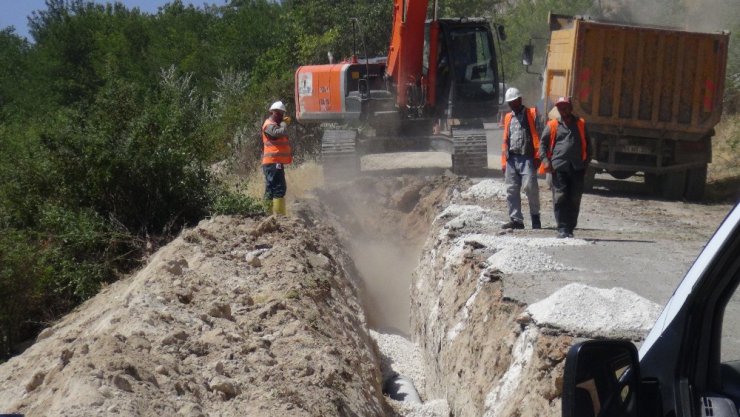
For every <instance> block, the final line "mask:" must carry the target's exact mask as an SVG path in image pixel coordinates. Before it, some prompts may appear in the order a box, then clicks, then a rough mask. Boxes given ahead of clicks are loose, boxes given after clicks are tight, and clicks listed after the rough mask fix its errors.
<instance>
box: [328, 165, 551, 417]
mask: <svg viewBox="0 0 740 417" xmlns="http://www.w3.org/2000/svg"><path fill="white" fill-rule="evenodd" d="M469 185H470V184H469V183H467V184H463V183H461V182H460V180H459V179H458V180H450V179H445V178H443V177H427V178H414V177H403V178H379V177H374V178H372V179H370V178H365V179H359V180H355V181H352V182H350V183H348V184H345V185H342V186H339V188H334V189H331V190H329V191H327V192H326V194H324V195H323V197H322V199H323V200H324V202H325V203H327V204H328V205H329V209H330V211H331V212H332V215H333V216H335V222H336V223H337V227H339V228H340V229H344V233H342V234H343V235H344V236H345V244H346V245H347V246H348V247H349V249H350V254H351V256H352V257H353V261H354V264H355V267H356V269H357V273H358V275H359V278H360V280H361V285H360V287H361V290H360V294H359V295H360V298H361V303H362V304H363V306H364V309H365V314H366V318H367V324H368V326H369V327H370V329H372V330H375V331H376V332H378V333H383V334H396V335H400V336H403V337H404V338H406V339H407V340H410V341H412V342H413V343H415V344H416V345H417V346H418V347H419V348H420V350H421V352H422V356H423V360H422V362H423V366H422V367H423V369H424V371H423V372H422V373H423V374H424V375H425V376H424V379H425V381H423V382H417V381H414V383H415V385H416V388H417V390H418V391H419V394H420V396H422V399H423V400H424V401H429V400H437V399H442V400H445V401H446V402H447V403H449V413H448V414H446V415H449V416H454V417H467V416H471V417H472V416H504V415H521V416H526V415H540V416H547V415H555V414H553V410H554V409H555V408H556V406H557V404H556V403H553V400H554V399H556V398H557V397H559V388H558V387H557V378H558V373H559V372H560V371H559V370H558V369H555V368H557V367H558V365H559V364H560V361H561V359H562V358H561V357H559V356H558V355H553V354H551V353H550V352H551V351H558V349H559V347H558V346H560V345H562V341H561V340H559V339H558V337H557V336H554V337H550V336H542V335H540V334H539V333H538V332H537V331H536V330H531V331H525V330H526V329H525V326H523V325H522V324H521V323H520V322H518V321H517V319H518V316H520V314H521V313H522V312H523V309H524V306H523V305H521V304H519V303H516V302H512V301H510V300H507V299H505V298H504V297H503V287H502V282H501V280H500V277H497V276H489V277H488V278H486V279H485V280H483V281H481V278H480V277H481V276H484V275H485V273H484V270H483V267H482V265H483V264H484V261H485V260H486V258H487V257H488V256H490V255H491V253H488V252H486V250H485V249H480V248H477V247H475V246H472V247H469V248H466V253H465V254H464V256H463V259H464V261H463V262H462V264H461V265H459V266H456V267H454V268H452V269H449V270H448V268H445V267H441V266H440V262H441V261H439V258H440V257H438V256H436V255H434V254H432V255H430V252H434V251H437V250H439V251H441V253H442V252H444V251H445V250H449V249H450V247H449V246H447V247H437V246H436V245H438V244H441V243H439V242H434V239H433V238H432V239H430V240H428V238H429V237H430V236H431V233H437V232H438V228H439V225H435V223H434V221H435V218H436V216H437V215H438V214H439V212H440V211H441V210H443V209H444V208H445V207H446V206H447V205H449V204H450V203H451V201H450V200H451V192H450V191H451V190H452V189H453V188H456V189H457V190H458V191H459V190H461V189H465V188H466V187H468V186H469ZM432 242H434V243H432ZM425 243H426V246H425ZM414 274H417V275H419V274H421V275H423V276H416V277H414ZM420 283H421V284H424V285H421V288H419V284H420ZM412 285H414V286H415V287H414V288H412ZM438 306H439V313H438V316H439V317H436V318H434V319H430V314H429V311H436V310H437V307H438ZM460 324H463V326H462V328H461V329H462V330H460V332H459V333H458V334H456V336H454V337H451V336H450V331H456V330H455V329H457V328H458V327H459V326H460ZM517 346H519V347H520V348H519V351H517ZM522 346H523V347H522ZM553 347H555V348H553ZM522 358H523V359H522ZM525 378H526V379H528V381H527V383H528V384H531V385H530V386H529V387H528V389H527V390H518V389H516V386H518V385H517V384H519V381H520V380H524V379H525ZM512 386H514V388H513V389H512V388H511V387H512ZM529 393H534V395H535V396H536V398H534V399H531V398H529V397H527V396H528V395H529ZM496 401H498V402H499V403H498V404H496ZM505 402H506V404H504V403H505ZM509 403H511V404H509ZM512 404H513V405H512ZM553 404H555V405H553ZM519 408H521V409H522V410H523V411H522V410H519ZM527 409H529V410H530V412H531V413H534V414H528V413H527V411H526V410H527ZM511 413H513V414H511ZM425 415H428V414H425ZM433 415H435V416H436V415H437V414H433ZM446 415H445V417H446Z"/></svg>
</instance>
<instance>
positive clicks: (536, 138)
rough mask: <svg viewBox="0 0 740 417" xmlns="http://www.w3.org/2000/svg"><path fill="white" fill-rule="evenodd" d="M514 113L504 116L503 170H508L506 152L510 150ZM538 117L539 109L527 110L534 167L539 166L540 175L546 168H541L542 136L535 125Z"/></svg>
mask: <svg viewBox="0 0 740 417" xmlns="http://www.w3.org/2000/svg"><path fill="white" fill-rule="evenodd" d="M513 115H514V112H508V113H506V116H504V140H503V142H502V143H501V169H505V168H506V151H507V150H509V127H510V126H511V118H512V117H514V116H513ZM536 117H537V109H536V108H534V107H533V108H531V109H527V121H528V122H529V132H530V133H531V134H532V142H533V143H532V145H533V147H534V165H535V166H539V167H540V168H539V169H538V170H537V172H539V173H540V174H544V173H545V168H544V167H542V166H540V135H539V133H537V127H536V126H535V124H534V120H535V118H536Z"/></svg>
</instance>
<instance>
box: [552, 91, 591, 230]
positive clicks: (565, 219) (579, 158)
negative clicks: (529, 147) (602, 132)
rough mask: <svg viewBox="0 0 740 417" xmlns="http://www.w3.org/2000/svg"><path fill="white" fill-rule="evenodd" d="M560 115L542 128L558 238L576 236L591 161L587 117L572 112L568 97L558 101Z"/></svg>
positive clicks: (556, 104) (556, 105)
mask: <svg viewBox="0 0 740 417" xmlns="http://www.w3.org/2000/svg"><path fill="white" fill-rule="evenodd" d="M555 107H557V109H558V112H559V113H560V119H559V120H557V119H554V120H550V121H549V122H548V123H547V126H545V130H544V131H543V132H542V138H543V140H542V146H540V159H541V160H542V165H543V166H544V167H545V169H546V170H549V171H551V172H552V202H553V206H554V207H553V208H554V211H555V221H556V222H557V223H558V235H557V237H558V238H561V239H562V238H567V237H573V230H574V229H575V228H576V225H577V224H578V214H579V212H580V209H581V196H582V195H583V186H584V178H585V175H586V169H587V168H588V164H589V162H590V161H591V156H590V155H591V145H590V137H589V135H588V131H587V130H586V121H585V120H583V119H582V118H579V117H578V116H576V115H575V114H573V105H572V104H571V101H570V98H569V97H560V98H559V99H558V101H557V102H556V103H555Z"/></svg>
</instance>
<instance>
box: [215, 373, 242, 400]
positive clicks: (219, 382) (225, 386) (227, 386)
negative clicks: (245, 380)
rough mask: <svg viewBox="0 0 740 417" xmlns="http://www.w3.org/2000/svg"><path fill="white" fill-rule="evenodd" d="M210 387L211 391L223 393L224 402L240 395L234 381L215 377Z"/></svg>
mask: <svg viewBox="0 0 740 417" xmlns="http://www.w3.org/2000/svg"><path fill="white" fill-rule="evenodd" d="M208 385H209V388H210V389H211V391H215V392H219V393H221V396H222V398H223V399H224V400H230V399H232V398H234V397H236V396H237V394H239V388H238V387H237V386H236V384H235V383H234V381H232V380H231V379H228V378H224V377H222V376H216V377H214V378H213V379H212V380H211V382H210V383H209V384H208Z"/></svg>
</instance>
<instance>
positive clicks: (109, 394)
mask: <svg viewBox="0 0 740 417" xmlns="http://www.w3.org/2000/svg"><path fill="white" fill-rule="evenodd" d="M98 392H99V393H100V395H102V396H103V397H105V398H111V397H113V391H111V389H110V387H108V386H107V385H103V386H101V387H100V388H98Z"/></svg>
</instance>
